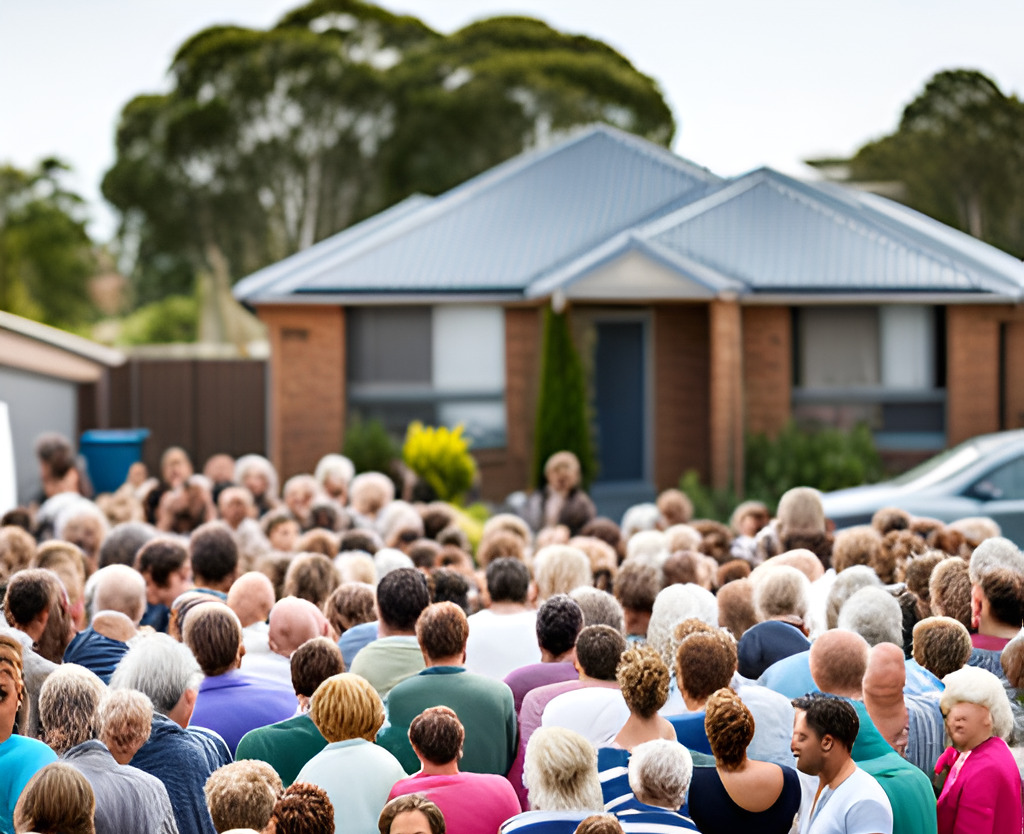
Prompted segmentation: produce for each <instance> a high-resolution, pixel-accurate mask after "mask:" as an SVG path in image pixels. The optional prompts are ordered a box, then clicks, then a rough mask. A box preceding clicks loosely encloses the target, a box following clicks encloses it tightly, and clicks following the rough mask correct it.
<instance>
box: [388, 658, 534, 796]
mask: <svg viewBox="0 0 1024 834" xmlns="http://www.w3.org/2000/svg"><path fill="white" fill-rule="evenodd" d="M441 706H444V707H450V708H451V709H453V710H454V711H455V714H456V715H458V716H459V720H460V721H461V722H462V726H463V727H465V729H466V740H465V742H464V743H463V755H462V759H460V761H459V770H461V771H463V772H466V773H497V774H499V775H501V776H504V775H505V774H507V773H508V770H509V767H511V765H512V761H513V759H515V754H516V742H517V738H516V711H515V703H514V701H513V698H512V690H511V689H509V688H508V686H506V685H505V684H504V683H502V682H501V681H497V680H493V679H491V678H488V677H484V676H483V675H477V674H475V673H473V672H467V671H466V670H465V669H464V668H463V667H462V666H430V667H428V668H426V669H424V670H423V671H422V672H420V673H419V674H417V675H413V676H412V677H411V678H406V679H405V680H404V681H402V682H401V683H400V684H398V685H397V686H396V687H395V688H394V689H392V690H391V694H390V695H389V696H388V718H389V720H390V722H391V724H390V726H388V727H386V728H385V729H383V730H381V732H380V734H379V735H378V736H377V743H378V744H379V745H381V746H382V747H384V748H385V749H386V750H389V751H391V753H392V754H394V756H395V758H397V759H398V761H400V762H401V763H402V767H404V768H405V770H406V772H407V773H410V774H412V773H415V772H416V771H417V770H419V768H420V763H419V759H417V758H416V754H415V753H413V751H412V745H411V744H409V725H410V724H411V723H412V720H413V719H414V718H415V717H416V716H417V715H419V714H420V713H421V712H423V710H425V709H427V708H428V707H441Z"/></svg>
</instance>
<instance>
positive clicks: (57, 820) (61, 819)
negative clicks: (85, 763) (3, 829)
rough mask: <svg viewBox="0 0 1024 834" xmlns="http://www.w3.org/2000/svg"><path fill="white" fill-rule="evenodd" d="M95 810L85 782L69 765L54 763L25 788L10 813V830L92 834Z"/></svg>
mask: <svg viewBox="0 0 1024 834" xmlns="http://www.w3.org/2000/svg"><path fill="white" fill-rule="evenodd" d="M95 808H96V800H95V798H94V797H93V792H92V788H91V787H89V782H88V781H87V780H86V778H85V777H84V776H83V775H82V774H81V773H79V772H78V771H77V770H76V769H75V768H73V767H72V766H71V765H69V764H64V763H63V762H54V763H52V764H48V765H47V766H46V767H44V768H43V769H42V770H40V771H39V772H38V773H37V774H36V775H35V776H33V777H32V778H31V779H30V780H29V783H28V784H27V785H26V786H25V790H24V791H23V792H22V794H21V798H20V799H19V800H18V805H17V807H16V808H15V809H14V829H13V830H14V831H17V832H18V834H22V832H35V834H95V832H96V828H95V826H94V825H93V819H92V818H93V812H94V810H95ZM7 830H11V829H7ZM122 830H126V829H122Z"/></svg>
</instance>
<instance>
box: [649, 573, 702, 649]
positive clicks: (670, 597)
mask: <svg viewBox="0 0 1024 834" xmlns="http://www.w3.org/2000/svg"><path fill="white" fill-rule="evenodd" d="M691 617H693V618H696V619H698V620H700V621H701V622H704V623H707V624H708V625H710V626H714V627H715V628H718V601H717V600H716V599H715V595H714V594H712V593H711V591H708V590H705V589H704V588H701V587H700V586H699V585H694V584H693V583H692V582H688V583H686V584H685V585H669V586H668V587H667V588H663V589H662V590H661V592H660V593H659V594H658V596H656V597H655V598H654V607H653V608H652V610H651V619H650V622H649V623H648V626H647V642H648V643H649V644H650V645H651V646H652V647H653V648H654V649H655V650H656V651H657V652H658V654H660V655H661V658H662V660H664V661H665V665H666V666H668V668H669V669H674V668H675V665H676V651H675V650H676V646H675V640H674V637H673V632H675V630H676V626H677V625H679V623H681V622H682V621H683V620H687V619H690V618H691Z"/></svg>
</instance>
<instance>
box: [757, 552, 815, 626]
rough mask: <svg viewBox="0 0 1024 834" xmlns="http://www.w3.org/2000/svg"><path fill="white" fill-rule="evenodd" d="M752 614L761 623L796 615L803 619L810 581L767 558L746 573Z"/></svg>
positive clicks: (789, 567)
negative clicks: (754, 614) (751, 590)
mask: <svg viewBox="0 0 1024 834" xmlns="http://www.w3.org/2000/svg"><path fill="white" fill-rule="evenodd" d="M750 581H751V584H752V585H753V586H754V594H753V602H754V611H756V612H757V616H758V617H760V618H761V619H762V620H770V619H771V618H772V617H781V616H786V615H796V616H797V617H800V618H801V619H803V618H804V617H806V616H807V609H808V608H809V607H810V597H811V582H810V580H809V579H808V578H807V576H806V574H804V573H803V571H800V570H798V569H797V568H794V567H791V566H789V565H778V564H773V560H771V559H769V560H768V561H767V562H765V563H764V564H762V565H760V566H759V567H758V568H756V569H755V570H754V572H753V573H751V574H750Z"/></svg>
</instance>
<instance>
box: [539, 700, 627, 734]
mask: <svg viewBox="0 0 1024 834" xmlns="http://www.w3.org/2000/svg"><path fill="white" fill-rule="evenodd" d="M628 718H629V707H628V706H626V700H625V699H624V698H623V697H622V692H621V691H620V690H618V689H606V688H605V687H602V686H588V687H586V688H584V689H577V690H575V691H573V692H565V693H563V694H561V695H558V696H557V697H555V698H552V699H551V700H550V701H549V702H548V705H547V706H546V707H544V713H543V715H542V716H541V720H540V723H541V726H542V727H565V728H566V729H569V730H574V731H575V732H577V733H579V734H580V735H581V736H583V737H584V738H585V739H587V740H588V741H589V742H590V743H591V744H593V745H594V746H595V747H601V746H603V745H606V744H611V742H612V741H614V740H615V736H617V735H618V734H619V730H621V729H622V726H623V725H624V724H625V723H626V721H627V720H628Z"/></svg>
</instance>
